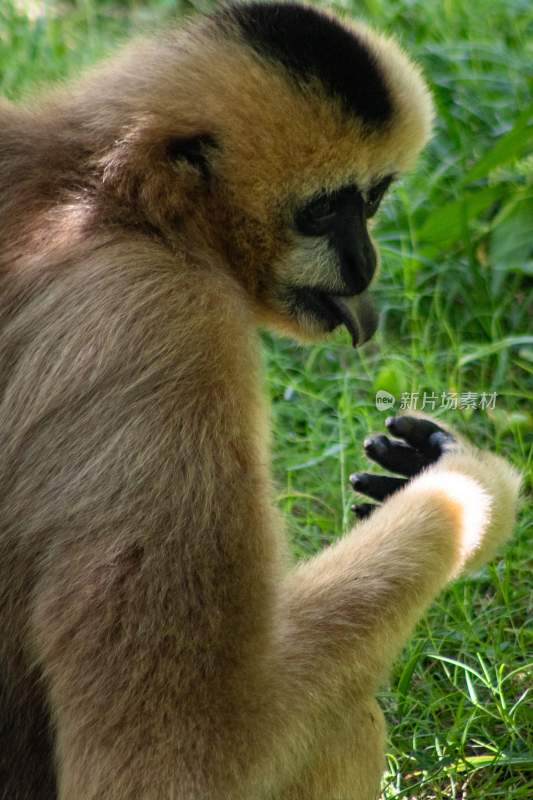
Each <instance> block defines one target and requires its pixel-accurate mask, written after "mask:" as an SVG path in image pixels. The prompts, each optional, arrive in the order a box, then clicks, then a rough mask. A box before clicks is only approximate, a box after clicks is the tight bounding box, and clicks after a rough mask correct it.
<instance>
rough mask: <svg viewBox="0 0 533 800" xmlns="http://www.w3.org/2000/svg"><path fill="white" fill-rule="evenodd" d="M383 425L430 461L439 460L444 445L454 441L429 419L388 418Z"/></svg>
mask: <svg viewBox="0 0 533 800" xmlns="http://www.w3.org/2000/svg"><path fill="white" fill-rule="evenodd" d="M385 425H386V426H387V428H388V430H389V431H390V432H391V433H392V435H393V436H398V437H399V438H400V439H404V441H406V442H407V444H410V445H411V447H415V448H416V449H417V450H420V452H421V453H423V454H424V455H425V456H427V457H429V458H431V459H432V461H436V460H437V459H438V458H440V456H441V455H442V453H443V450H444V447H445V445H449V444H450V443H452V442H454V441H455V440H454V438H453V436H451V435H450V434H449V433H447V432H446V431H444V430H443V429H442V428H439V426H438V425H436V424H435V423H434V422H432V421H431V420H429V419H421V418H420V417H408V416H405V417H404V416H402V417H388V419H386V420H385ZM436 434H439V435H438V436H437V435H436Z"/></svg>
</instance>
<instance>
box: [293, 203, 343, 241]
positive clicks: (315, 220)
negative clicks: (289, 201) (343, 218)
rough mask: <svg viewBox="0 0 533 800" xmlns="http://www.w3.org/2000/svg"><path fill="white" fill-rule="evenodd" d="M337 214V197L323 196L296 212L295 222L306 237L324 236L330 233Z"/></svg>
mask: <svg viewBox="0 0 533 800" xmlns="http://www.w3.org/2000/svg"><path fill="white" fill-rule="evenodd" d="M336 213H337V202H336V197H335V195H333V194H321V195H318V197H315V198H314V199H313V200H311V201H310V202H309V203H307V205H305V206H304V207H303V208H301V209H300V210H299V211H297V212H296V215H295V218H294V222H295V225H296V228H297V230H298V231H299V232H300V233H303V234H304V235H306V236H322V235H323V234H325V233H327V232H328V230H329V228H330V227H331V224H332V223H333V220H334V219H335V215H336Z"/></svg>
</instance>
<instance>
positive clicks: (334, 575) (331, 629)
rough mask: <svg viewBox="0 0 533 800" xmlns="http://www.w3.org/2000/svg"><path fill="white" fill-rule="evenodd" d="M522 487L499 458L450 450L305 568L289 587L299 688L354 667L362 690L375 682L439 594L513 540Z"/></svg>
mask: <svg viewBox="0 0 533 800" xmlns="http://www.w3.org/2000/svg"><path fill="white" fill-rule="evenodd" d="M518 486H519V479H518V476H517V475H516V473H515V472H514V470H513V469H512V468H511V467H510V466H509V465H508V464H507V463H506V462H504V461H503V460H502V459H499V458H497V457H495V456H491V455H486V454H484V453H483V454H482V453H480V452H478V451H474V450H471V451H465V452H457V453H451V454H449V455H446V456H444V457H443V458H442V459H441V460H440V461H439V462H438V463H437V464H436V465H434V466H432V467H430V468H429V469H428V470H427V471H426V472H424V473H422V474H421V475H420V476H419V477H417V478H415V479H414V480H413V481H412V482H410V483H408V484H407V485H406V486H405V487H404V488H403V489H402V490H401V491H398V492H397V493H396V494H394V495H392V496H391V497H390V498H389V499H388V500H387V501H386V502H385V503H384V504H383V505H382V506H380V507H377V510H376V511H374V513H373V514H372V515H371V517H369V518H368V519H366V520H364V521H363V522H361V523H360V524H359V525H357V526H356V528H355V529H354V530H353V531H352V532H351V533H350V534H349V535H347V536H346V537H345V538H344V539H342V540H341V541H339V542H338V543H337V544H335V545H333V546H331V547H330V548H328V549H327V550H326V551H325V552H323V553H321V554H320V555H318V556H317V557H315V558H313V559H311V560H310V561H308V562H306V563H304V564H302V565H301V566H299V567H298V568H297V569H296V570H295V571H294V573H293V574H292V575H290V577H289V578H288V580H287V583H286V585H285V598H286V613H287V617H288V620H289V622H288V628H289V632H288V634H287V640H288V645H287V655H286V659H287V661H288V663H289V665H290V667H291V669H292V670H294V672H295V673H296V674H297V675H298V680H299V682H300V683H302V682H306V681H307V682H308V683H309V685H310V686H312V685H313V684H315V685H317V684H321V683H322V684H323V683H324V681H326V682H327V681H328V680H329V679H330V677H331V676H335V675H336V674H338V666H337V665H338V664H339V663H345V664H346V663H348V664H349V665H350V671H351V673H352V675H353V677H354V679H355V680H359V681H360V687H361V688H362V689H364V690H365V691H368V689H369V686H370V685H371V684H374V685H377V684H378V683H379V681H380V680H382V679H383V678H384V677H385V676H386V673H387V671H388V669H389V668H390V665H391V663H392V661H393V660H394V658H395V657H396V656H397V654H398V652H399V651H400V649H401V647H402V646H403V644H404V643H405V641H406V639H407V637H408V636H409V634H410V632H411V630H412V628H413V626H414V625H415V624H416V622H417V621H418V619H419V618H420V617H421V616H422V614H423V613H424V611H425V610H426V608H427V607H428V605H429V604H430V603H431V601H432V600H433V599H434V597H436V595H437V594H438V593H439V592H440V591H441V590H442V589H443V588H444V587H445V586H446V584H447V583H448V582H449V581H450V580H451V579H453V578H454V577H456V576H457V575H458V574H459V573H460V572H461V570H463V569H464V568H472V567H476V566H478V565H479V564H481V563H483V561H484V560H486V559H487V558H488V557H490V556H491V555H493V554H494V551H495V550H496V549H497V547H498V545H499V544H500V543H501V542H502V541H504V540H505V539H506V538H507V537H508V536H509V535H510V533H511V530H512V525H513V521H514V516H515V504H516V498H517V493H518ZM349 653H352V656H351V657H349V656H348V655H347V654H349ZM347 658H348V661H347ZM309 668H311V671H309Z"/></svg>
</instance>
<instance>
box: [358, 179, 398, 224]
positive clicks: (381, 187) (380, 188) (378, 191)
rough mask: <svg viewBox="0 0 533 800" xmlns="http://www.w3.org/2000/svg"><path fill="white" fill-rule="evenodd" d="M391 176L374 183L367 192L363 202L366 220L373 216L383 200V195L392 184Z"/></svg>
mask: <svg viewBox="0 0 533 800" xmlns="http://www.w3.org/2000/svg"><path fill="white" fill-rule="evenodd" d="M392 178H393V176H392V175H387V176H386V177H385V178H383V180H381V181H379V183H376V184H375V185H374V186H372V187H371V189H370V190H369V191H368V194H367V196H366V201H365V216H366V218H367V219H370V218H371V217H373V216H374V214H375V213H376V212H377V210H378V208H379V204H380V203H381V201H382V200H383V195H384V194H385V192H386V191H387V189H388V188H389V186H390V184H391V182H392Z"/></svg>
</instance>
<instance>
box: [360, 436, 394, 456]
mask: <svg viewBox="0 0 533 800" xmlns="http://www.w3.org/2000/svg"><path fill="white" fill-rule="evenodd" d="M388 446H389V440H388V439H387V437H386V436H384V435H383V434H379V435H378V436H367V438H366V439H365V440H364V442H363V447H364V449H365V450H366V451H367V452H368V451H369V450H373V451H374V452H375V453H384V452H385V450H387V449H388Z"/></svg>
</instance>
